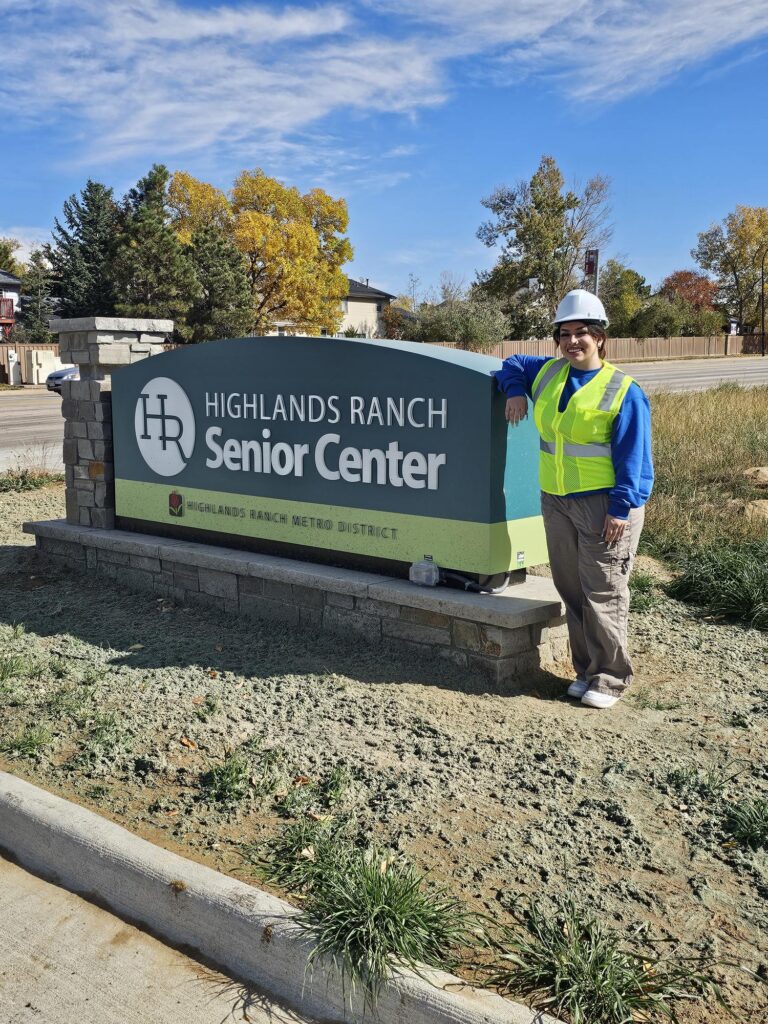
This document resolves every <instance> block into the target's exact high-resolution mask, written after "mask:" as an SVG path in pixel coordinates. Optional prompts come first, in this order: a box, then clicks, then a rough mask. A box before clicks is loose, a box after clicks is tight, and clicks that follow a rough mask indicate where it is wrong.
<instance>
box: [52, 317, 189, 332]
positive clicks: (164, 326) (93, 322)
mask: <svg viewBox="0 0 768 1024" xmlns="http://www.w3.org/2000/svg"><path fill="white" fill-rule="evenodd" d="M48 328H49V330H51V331H52V332H53V333H54V334H74V333H79V332H80V331H115V332H116V333H124V332H125V331H136V332H137V333H140V334H170V333H171V331H172V330H173V320H137V319H134V318H133V317H116V316H81V317H75V318H74V319H73V320H49V321H48Z"/></svg>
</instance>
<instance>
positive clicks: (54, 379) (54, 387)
mask: <svg viewBox="0 0 768 1024" xmlns="http://www.w3.org/2000/svg"><path fill="white" fill-rule="evenodd" d="M65 380H80V370H79V369H78V368H77V367H76V366H64V367H63V368H62V369H61V370H54V371H53V373H49V374H48V376H47V377H46V378H45V386H46V387H47V388H48V390H49V391H55V392H56V393H57V394H59V395H60V394H61V385H62V384H63V382H64V381H65Z"/></svg>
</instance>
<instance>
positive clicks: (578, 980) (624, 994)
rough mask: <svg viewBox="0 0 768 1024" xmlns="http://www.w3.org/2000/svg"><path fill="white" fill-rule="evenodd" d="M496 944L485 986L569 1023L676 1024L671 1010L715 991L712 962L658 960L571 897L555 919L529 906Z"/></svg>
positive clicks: (561, 902)
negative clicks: (655, 1023)
mask: <svg viewBox="0 0 768 1024" xmlns="http://www.w3.org/2000/svg"><path fill="white" fill-rule="evenodd" d="M516 916H517V922H516V925H513V926H512V927H510V928H505V929H503V930H502V931H501V932H500V934H499V935H498V936H497V937H495V938H494V940H493V945H494V947H495V949H496V951H497V955H498V962H497V963H496V964H494V965H493V967H492V968H491V975H490V979H489V981H490V983H491V984H493V985H494V986H495V987H496V988H498V989H499V990H500V991H501V992H502V994H504V995H509V994H516V995H522V996H525V997H526V998H527V1000H528V1001H529V1002H530V1004H531V1005H532V1006H533V1007H534V1008H535V1009H537V1010H545V1011H546V1012H547V1013H550V1014H552V1015H554V1016H556V1017H558V1019H562V1020H565V1021H569V1022H570V1024H627V1022H630V1021H639V1020H646V1021H650V1020H659V1019H667V1020H670V1021H676V1020H677V1019H678V1018H677V1015H676V1011H675V1003H677V1002H679V1001H680V1000H685V999H696V998H700V997H701V996H702V995H703V994H704V993H705V992H708V991H709V992H713V993H714V994H715V995H716V996H718V998H719V992H718V989H717V986H716V985H715V983H714V981H713V979H712V977H711V975H710V973H709V967H710V966H711V964H710V963H709V962H705V961H702V960H701V958H698V957H681V956H679V955H677V954H670V955H668V956H666V957H660V956H658V955H657V954H656V951H655V949H654V948H653V947H645V946H643V947H641V946H639V945H638V944H636V943H635V942H632V941H630V940H628V939H625V938H623V937H622V936H621V935H619V933H618V932H616V931H614V930H613V929H612V928H610V927H608V926H606V925H604V924H602V923H601V922H600V921H598V919H597V918H596V917H595V916H594V915H593V914H592V913H590V912H589V911H586V910H583V909H581V908H580V907H578V906H577V904H576V903H575V902H574V900H573V899H572V898H571V897H567V896H566V897H563V898H561V899H560V900H559V901H558V902H557V904H556V908H555V911H554V912H553V913H547V912H546V911H544V910H543V909H541V907H540V906H539V905H538V904H537V903H535V902H531V903H529V904H527V905H525V906H524V907H523V908H522V909H521V908H520V907H518V910H517V911H516Z"/></svg>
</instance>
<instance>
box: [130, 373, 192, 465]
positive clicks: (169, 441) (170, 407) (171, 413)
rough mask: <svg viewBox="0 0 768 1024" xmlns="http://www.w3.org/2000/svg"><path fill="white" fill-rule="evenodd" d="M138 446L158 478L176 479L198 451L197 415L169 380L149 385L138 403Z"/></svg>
mask: <svg viewBox="0 0 768 1024" xmlns="http://www.w3.org/2000/svg"><path fill="white" fill-rule="evenodd" d="M134 427H135V430H136V443H137V445H138V446H139V451H140V452H141V455H142V458H143V459H144V461H145V462H146V464H147V465H148V466H149V468H150V469H152V470H154V472H155V473H157V474H158V476H176V474H177V473H180V472H181V471H182V469H184V467H185V466H186V465H187V463H188V462H189V460H190V458H191V456H192V451H193V449H194V447H195V414H194V413H193V412H192V405H191V403H190V401H189V399H188V398H187V396H186V393H185V392H184V390H183V389H182V388H181V387H179V385H178V384H177V383H176V381H174V380H171V379H170V378H169V377H155V378H153V380H150V381H148V382H147V383H146V384H145V385H144V388H143V389H142V392H141V394H140V395H139V400H138V402H137V403H136V413H135V415H134Z"/></svg>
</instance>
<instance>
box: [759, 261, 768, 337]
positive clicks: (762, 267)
mask: <svg viewBox="0 0 768 1024" xmlns="http://www.w3.org/2000/svg"><path fill="white" fill-rule="evenodd" d="M766 254H768V248H766V249H763V260H762V263H761V264H760V355H761V356H764V355H765V257H766Z"/></svg>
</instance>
